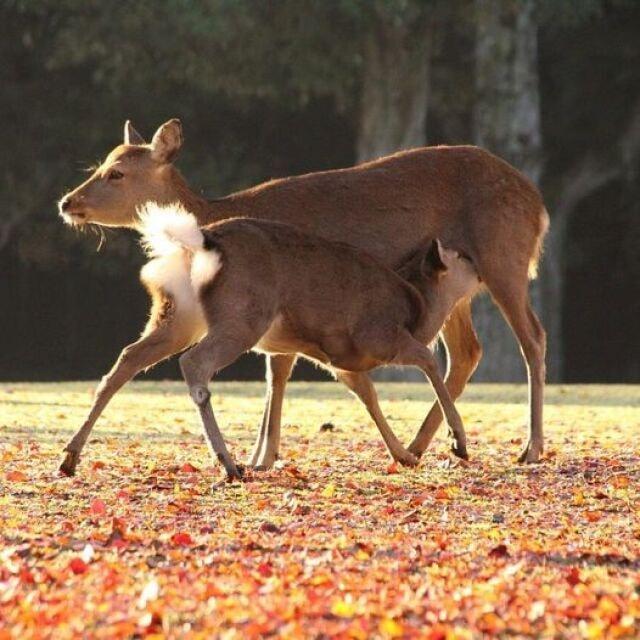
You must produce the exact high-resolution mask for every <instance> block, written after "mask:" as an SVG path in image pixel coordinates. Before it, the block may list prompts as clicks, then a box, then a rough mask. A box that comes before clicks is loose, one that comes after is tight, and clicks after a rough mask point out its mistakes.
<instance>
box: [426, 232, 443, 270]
mask: <svg viewBox="0 0 640 640" xmlns="http://www.w3.org/2000/svg"><path fill="white" fill-rule="evenodd" d="M424 265H425V271H426V273H428V274H430V275H437V276H440V275H444V273H445V272H446V271H447V265H446V264H445V263H444V262H443V260H442V245H441V244H440V240H437V239H436V240H434V241H433V242H432V243H431V246H430V247H429V249H428V251H427V253H426V254H425V257H424Z"/></svg>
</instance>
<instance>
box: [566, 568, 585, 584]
mask: <svg viewBox="0 0 640 640" xmlns="http://www.w3.org/2000/svg"><path fill="white" fill-rule="evenodd" d="M566 578H567V582H568V583H569V584H570V585H571V586H572V587H575V586H576V585H577V584H580V583H581V582H582V579H581V578H580V571H579V570H578V567H571V569H569V571H567V576H566Z"/></svg>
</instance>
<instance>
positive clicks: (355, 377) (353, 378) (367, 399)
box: [336, 371, 418, 467]
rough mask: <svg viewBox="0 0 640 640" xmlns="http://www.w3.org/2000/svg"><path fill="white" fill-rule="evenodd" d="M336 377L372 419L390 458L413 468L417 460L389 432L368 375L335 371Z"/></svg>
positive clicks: (393, 434) (390, 431)
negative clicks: (356, 398) (356, 397)
mask: <svg viewBox="0 0 640 640" xmlns="http://www.w3.org/2000/svg"><path fill="white" fill-rule="evenodd" d="M336 375H337V376H338V379H339V380H341V381H342V382H344V384H346V385H347V387H349V389H350V390H351V391H352V392H353V393H354V394H355V395H356V396H358V398H360V400H361V401H362V403H363V404H364V406H365V407H366V408H367V411H368V412H369V415H370V416H371V417H372V418H373V421H374V422H375V423H376V426H377V427H378V430H379V431H380V434H381V435H382V439H383V440H384V443H385V444H386V445H387V449H388V450H389V453H390V454H391V457H392V458H393V459H394V460H396V461H398V462H399V463H400V464H402V465H405V466H407V467H415V466H416V465H417V464H418V458H417V457H416V456H414V455H413V454H412V453H411V452H410V451H407V450H406V449H405V448H404V447H403V446H402V443H401V442H400V440H398V438H397V437H396V434H395V433H393V431H392V430H391V427H390V426H389V424H388V423H387V421H386V419H385V417H384V415H383V413H382V410H381V409H380V405H379V404H378V394H377V393H376V390H375V387H374V386H373V382H372V381H371V378H370V377H369V375H368V374H366V373H362V372H356V371H336Z"/></svg>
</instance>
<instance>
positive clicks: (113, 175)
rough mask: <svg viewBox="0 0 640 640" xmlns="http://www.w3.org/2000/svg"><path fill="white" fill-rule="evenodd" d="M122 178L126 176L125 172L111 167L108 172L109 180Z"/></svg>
mask: <svg viewBox="0 0 640 640" xmlns="http://www.w3.org/2000/svg"><path fill="white" fill-rule="evenodd" d="M122 178H124V173H122V171H118V170H117V169H111V171H109V173H108V174H107V180H122Z"/></svg>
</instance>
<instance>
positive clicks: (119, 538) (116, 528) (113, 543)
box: [105, 518, 127, 549]
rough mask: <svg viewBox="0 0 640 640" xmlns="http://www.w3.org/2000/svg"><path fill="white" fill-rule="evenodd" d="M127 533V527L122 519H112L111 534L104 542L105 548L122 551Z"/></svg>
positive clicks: (125, 544)
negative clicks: (114, 548)
mask: <svg viewBox="0 0 640 640" xmlns="http://www.w3.org/2000/svg"><path fill="white" fill-rule="evenodd" d="M126 531H127V525H126V523H125V521H124V518H113V520H112V521H111V533H110V534H109V538H108V539H107V541H106V542H105V544H106V545H107V546H110V547H116V548H118V549H122V548H123V547H126V546H127V543H126V541H125V533H126Z"/></svg>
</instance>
